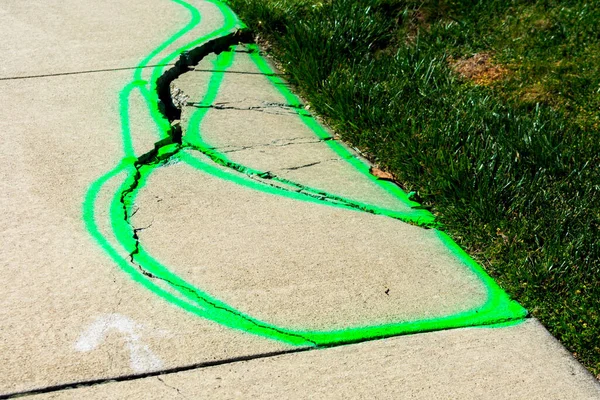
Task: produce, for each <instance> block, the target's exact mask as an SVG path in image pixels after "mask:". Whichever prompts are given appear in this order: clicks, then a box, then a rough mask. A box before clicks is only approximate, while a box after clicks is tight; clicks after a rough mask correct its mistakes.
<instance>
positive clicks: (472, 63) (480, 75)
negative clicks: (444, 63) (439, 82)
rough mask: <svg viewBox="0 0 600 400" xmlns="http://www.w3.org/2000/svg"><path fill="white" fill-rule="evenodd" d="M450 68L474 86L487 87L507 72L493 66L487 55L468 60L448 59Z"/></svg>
mask: <svg viewBox="0 0 600 400" xmlns="http://www.w3.org/2000/svg"><path fill="white" fill-rule="evenodd" d="M448 63H450V67H451V68H452V70H453V71H454V72H456V73H458V74H459V75H460V76H461V77H463V78H464V79H466V80H469V81H472V82H474V83H475V84H476V85H482V86H487V85H490V84H492V83H494V82H496V81H498V80H500V79H502V78H503V77H504V76H505V75H506V73H507V72H508V70H507V69H506V68H504V67H502V66H501V65H498V64H494V63H493V62H492V57H491V56H490V54H488V53H477V54H475V55H473V56H472V57H469V58H459V59H454V58H452V57H448Z"/></svg>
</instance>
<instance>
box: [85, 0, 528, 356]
mask: <svg viewBox="0 0 600 400" xmlns="http://www.w3.org/2000/svg"><path fill="white" fill-rule="evenodd" d="M171 1H173V2H174V3H176V4H179V5H182V6H184V7H185V8H186V9H187V10H188V11H189V12H190V21H189V22H188V24H187V25H186V26H185V27H184V28H183V29H181V30H180V31H178V32H177V33H175V34H174V35H172V36H171V37H170V38H169V39H167V40H166V41H165V42H163V43H162V44H161V45H160V46H158V47H157V48H156V49H155V50H153V51H152V52H151V53H150V54H149V55H148V56H146V57H145V58H144V59H143V60H142V62H140V64H139V65H138V69H136V71H135V73H134V76H133V80H132V81H131V82H130V83H129V84H127V85H126V86H125V87H124V89H123V90H122V91H121V92H120V95H119V101H120V115H121V125H122V130H121V135H122V139H123V151H124V158H123V159H122V160H121V162H120V163H119V164H118V165H117V166H116V167H115V168H113V169H112V170H111V171H109V172H107V173H106V174H104V175H103V176H101V177H100V178H99V179H97V180H96V181H95V182H94V183H92V184H91V186H90V188H89V189H88V192H87V194H86V197H85V199H84V202H83V219H84V222H85V226H86V228H87V230H88V231H89V233H90V235H91V236H92V237H93V238H94V239H95V240H96V242H97V243H98V244H99V246H100V247H101V248H102V249H103V250H104V251H105V252H106V253H107V254H108V255H109V257H110V258H111V259H112V260H113V261H114V262H115V263H116V264H117V265H118V266H119V267H120V268H121V269H122V270H123V271H124V272H126V273H127V274H129V275H130V277H131V278H132V279H133V280H134V281H136V282H138V283H140V284H141V285H142V286H144V287H146V288H147V289H148V290H150V291H152V292H153V293H154V294H156V295H158V296H160V297H162V298H163V299H165V300H166V301H169V302H171V303H173V304H174V305H176V306H178V307H181V308H183V309H184V310H186V311H188V312H191V313H193V314H195V315H198V316H200V317H203V318H206V319H209V320H212V321H214V322H217V323H220V324H222V325H225V326H227V327H230V328H233V329H238V330H243V331H245V332H249V333H253V334H256V335H260V336H263V337H267V338H271V339H276V340H281V341H283V342H286V343H289V344H292V345H310V346H330V345H337V344H342V343H350V342H356V341H363V340H368V339H374V338H381V337H388V336H393V335H400V334H408V333H414V332H425V331H433V330H440V329H449V328H457V327H465V326H477V325H491V324H503V323H509V322H511V321H513V322H519V321H520V320H522V318H524V317H525V316H526V313H527V312H526V311H525V310H524V309H523V308H522V307H521V306H520V305H519V304H517V303H516V302H514V301H512V300H510V298H509V297H508V295H507V294H506V293H504V291H502V289H500V288H499V287H498V285H497V284H496V283H495V282H494V281H493V279H491V278H490V277H489V276H488V275H487V274H486V273H485V271H484V270H483V269H482V268H481V267H480V266H479V265H478V264H477V263H476V262H475V261H474V260H472V259H471V258H470V257H469V256H468V255H467V254H466V253H465V252H464V251H463V250H462V249H460V247H459V246H458V245H457V244H456V243H454V242H453V241H452V240H451V239H450V238H449V237H448V236H447V235H446V234H445V233H443V232H441V231H437V230H436V233H437V235H438V236H439V238H440V240H442V242H443V243H444V244H445V245H446V246H447V247H448V248H449V249H450V251H452V252H453V253H454V255H455V256H456V257H458V258H459V259H460V260H461V261H462V262H463V264H465V266H466V267H467V268H469V269H470V270H472V271H473V272H474V273H475V275H477V277H479V278H480V279H481V280H482V282H483V283H484V285H485V286H486V288H487V291H488V300H487V302H486V303H485V304H484V305H483V306H481V307H478V308H476V309H474V310H469V311H465V312H462V313H458V314H455V315H450V316H446V317H439V318H431V319H426V320H419V321H403V322H398V323H390V324H383V325H372V326H363V327H355V328H348V329H338V330H329V331H313V330H293V329H287V328H281V327H277V326H275V325H272V324H269V323H266V322H263V321H260V320H257V319H255V318H252V317H251V316H248V315H245V314H243V313H242V312H240V311H238V310H236V309H234V308H232V307H230V306H229V305H227V304H225V303H223V302H221V301H219V300H218V299H217V298H215V297H212V296H210V295H209V294H207V293H205V292H203V291H202V290H200V289H198V288H196V287H194V286H193V285H191V284H190V283H188V282H186V281H184V280H183V279H181V278H179V277H178V276H177V275H175V274H173V273H172V272H171V271H169V269H168V268H167V267H165V266H164V265H162V264H161V263H160V262H158V261H157V260H156V259H154V258H153V257H152V256H151V255H150V254H148V253H147V252H146V251H145V250H144V248H143V246H141V244H139V243H137V242H136V240H135V239H134V232H133V228H132V226H131V225H130V224H129V217H130V215H131V212H130V208H131V205H132V204H133V202H134V200H135V197H136V195H137V193H138V192H139V190H140V189H141V188H143V187H144V185H145V183H146V181H147V179H148V177H149V176H150V175H151V173H152V172H153V171H154V170H155V169H156V168H158V167H160V166H161V165H163V164H164V163H165V162H166V161H168V160H170V159H173V158H176V159H178V160H181V161H184V162H186V163H187V164H189V165H190V166H192V167H194V168H196V169H198V170H200V171H203V172H205V173H208V174H211V175H213V176H215V177H217V178H220V179H224V180H228V181H231V182H233V183H235V184H239V185H243V186H245V187H248V188H251V189H253V190H260V191H262V192H265V193H269V194H273V195H279V196H285V197H288V198H292V199H296V200H302V201H310V202H315V203H319V204H324V205H330V206H335V207H341V208H348V209H353V210H361V211H367V212H373V213H377V214H382V215H387V216H390V217H393V218H399V219H403V220H408V221H412V222H416V223H419V222H421V223H425V222H423V221H426V223H431V222H432V221H433V220H434V218H433V216H432V215H431V214H430V213H428V212H427V211H425V210H415V211H414V212H410V213H398V212H397V211H392V210H387V209H384V208H380V207H377V206H372V205H367V204H364V203H359V202H355V201H352V200H348V199H344V198H342V197H340V196H334V195H330V194H327V193H326V192H323V191H320V190H318V189H314V188H309V187H306V186H302V185H299V184H297V183H294V182H291V181H288V180H285V179H281V178H278V177H272V176H271V177H269V179H271V180H275V181H277V182H279V183H282V184H284V185H288V186H290V187H291V189H285V188H281V187H273V186H269V185H267V184H265V183H264V182H258V181H256V180H252V179H247V176H252V175H255V176H257V177H259V178H260V177H264V174H265V172H262V171H257V170H254V169H251V168H248V167H245V166H242V165H240V164H235V163H233V162H231V160H228V159H227V158H226V157H225V156H224V155H223V154H221V153H218V152H217V151H215V150H214V149H212V148H211V147H210V146H208V145H207V144H206V143H205V142H203V141H202V139H201V137H200V134H199V126H200V123H201V120H202V118H203V117H204V115H205V114H206V110H207V109H198V110H197V114H196V113H195V114H194V115H193V116H192V118H191V119H190V127H191V130H188V135H187V136H191V137H192V140H191V141H189V142H186V143H184V144H183V145H178V144H171V145H167V146H163V147H161V148H159V149H158V151H157V154H156V157H155V160H154V162H153V163H150V164H149V165H141V166H140V165H138V163H137V161H138V159H137V158H136V157H135V155H134V148H133V143H132V137H131V132H130V126H129V98H130V96H131V94H132V93H133V92H134V90H139V91H140V93H141V95H142V96H143V97H144V99H145V100H146V102H147V104H148V107H149V110H150V114H151V117H152V119H153V120H154V121H155V123H156V125H157V132H158V136H159V137H160V138H163V139H164V138H167V137H168V133H169V129H170V123H169V121H168V120H167V119H166V118H164V116H163V115H162V114H161V113H160V111H159V107H158V104H159V100H158V96H157V94H156V80H157V79H158V77H159V76H160V75H161V73H162V71H163V67H160V66H158V67H154V69H153V71H152V75H151V76H152V78H151V82H152V83H151V84H150V87H149V88H148V82H147V81H144V80H143V79H141V77H142V68H145V67H146V66H147V65H148V64H149V63H150V61H151V60H152V59H154V58H155V57H157V56H159V55H160V53H161V52H162V51H164V50H165V49H166V48H168V47H169V46H170V45H171V44H173V43H174V42H175V41H176V40H178V39H179V38H181V37H182V36H184V35H185V34H187V33H188V32H190V31H191V30H192V29H193V28H194V27H195V26H197V25H198V23H199V22H200V20H201V16H200V13H199V12H198V10H197V9H196V8H195V7H193V6H191V5H190V4H188V3H185V2H184V1H181V0H171ZM208 1H209V2H210V3H212V4H214V5H216V6H217V7H218V8H219V10H220V11H221V13H222V14H223V16H224V18H225V24H224V26H223V27H222V28H220V29H217V30H215V31H213V32H211V33H209V34H208V35H205V36H203V37H201V38H199V39H196V40H194V41H192V42H190V43H188V44H186V45H184V46H182V47H180V48H178V49H177V50H176V51H174V52H171V53H170V54H169V55H167V56H165V57H164V58H162V59H161V61H160V62H159V63H158V64H163V65H164V64H167V63H170V62H172V61H173V60H174V59H175V58H176V57H177V56H178V55H179V54H180V53H182V52H184V51H187V50H189V49H191V48H193V47H196V46H197V45H199V44H201V43H205V42H206V41H208V40H210V39H212V38H215V37H218V36H223V35H226V34H228V33H230V32H231V31H232V30H233V29H236V28H243V25H242V24H241V23H240V22H239V20H238V19H237V17H236V16H235V14H233V12H232V11H231V10H230V9H229V8H228V7H227V6H226V5H225V4H224V3H221V2H219V1H218V0H208ZM251 57H252V59H253V60H254V62H255V63H256V65H257V66H258V68H259V69H260V70H261V71H262V72H265V73H268V74H267V75H266V76H267V77H268V79H269V80H270V81H271V83H273V84H274V85H275V87H277V88H278V89H279V90H280V92H281V93H282V95H284V97H285V98H286V100H287V101H288V102H289V103H290V104H300V103H299V101H298V99H297V97H295V96H294V95H293V94H292V93H291V91H289V90H288V89H287V88H285V87H283V86H282V85H280V83H282V82H283V81H282V80H280V78H278V77H277V76H275V75H272V70H271V69H270V67H269V66H268V64H267V63H266V61H265V60H264V59H262V58H261V57H260V56H259V54H258V53H253V54H251ZM216 62H217V63H220V64H219V67H226V68H225V70H226V69H227V68H228V67H229V66H230V65H231V63H232V62H233V53H229V52H225V53H222V54H221V55H220V56H219V57H217V61H216ZM225 70H223V71H218V72H214V73H213V75H212V76H211V79H210V82H209V88H208V91H207V94H206V95H205V97H204V99H203V104H207V101H209V100H211V99H212V100H214V98H215V97H216V94H217V92H218V88H219V86H220V83H221V81H222V79H223V75H224V73H225ZM208 104H210V103H208ZM298 115H299V117H300V118H301V119H302V120H303V121H304V123H305V124H306V125H307V126H308V127H309V128H310V129H312V130H313V132H314V133H315V134H316V136H317V137H319V138H321V139H327V138H329V134H328V133H327V132H326V131H325V130H324V129H323V128H322V127H321V126H320V125H319V124H318V123H317V122H316V121H315V120H314V119H313V118H311V117H310V116H308V115H306V114H304V113H298ZM192 122H193V123H192ZM187 136H186V138H187ZM325 142H326V143H327V145H329V146H330V147H331V148H332V149H333V150H334V151H335V152H336V153H337V154H338V155H340V157H342V158H345V159H346V160H348V162H350V163H351V164H352V165H353V166H354V167H355V168H356V169H357V170H358V171H359V172H361V173H362V174H363V175H365V176H367V177H368V178H369V179H371V180H373V181H374V182H375V183H377V184H378V185H379V186H381V187H382V188H384V189H385V190H387V191H388V192H389V193H392V194H394V195H395V196H396V197H397V198H398V199H399V200H401V201H403V202H404V203H405V204H407V205H410V206H411V207H416V206H418V203H415V202H413V201H411V200H410V198H409V196H408V195H407V194H406V193H404V192H403V191H402V190H401V189H400V188H398V187H397V186H395V185H394V184H392V183H390V182H386V181H380V180H377V179H376V178H374V177H373V176H371V175H370V173H369V167H368V166H367V165H366V164H364V163H362V162H361V161H359V160H358V159H356V158H354V157H352V155H351V154H350V152H349V151H348V150H347V149H346V148H345V147H344V146H343V145H341V144H339V143H337V142H336V141H330V140H326V141H325ZM184 149H192V150H197V151H199V152H201V153H203V154H204V155H206V156H207V157H208V158H209V159H210V160H211V161H212V162H213V163H215V164H217V165H218V164H220V165H223V166H227V167H229V168H233V169H234V170H235V171H237V173H232V172H229V171H227V170H223V169H222V168H220V167H217V166H215V165H211V164H210V163H207V162H204V161H202V160H200V159H198V158H196V157H194V156H192V155H191V154H188V153H187V152H183V151H182V150H184ZM120 174H126V175H127V176H126V178H125V180H124V181H123V183H122V184H121V186H120V188H119V190H118V191H117V192H115V194H114V196H113V198H112V201H111V204H110V216H111V218H110V220H111V228H112V230H113V233H114V234H115V238H116V239H117V242H119V244H120V245H121V246H122V249H121V251H119V250H118V249H117V248H115V247H114V246H113V245H112V244H111V243H110V241H109V240H108V239H107V238H106V237H104V236H103V235H102V233H101V232H100V229H99V227H98V225H97V222H96V218H97V217H96V203H97V201H98V194H99V192H100V191H101V190H102V188H103V186H104V185H106V183H107V182H108V181H110V180H111V179H114V178H116V177H117V176H118V175H120ZM300 186H301V189H302V190H301V191H298V189H299V188H300ZM323 196H330V198H329V200H337V201H340V202H341V203H335V202H326V201H324V200H323V198H322V197H323ZM413 214H414V215H413ZM415 215H416V217H415ZM123 251H125V252H127V253H128V254H133V261H134V262H135V264H137V266H136V265H134V264H133V263H132V262H130V260H129V259H128V257H126V256H124V255H123V254H122V252H123ZM157 281H158V282H157ZM159 282H162V284H159ZM165 287H166V288H165Z"/></svg>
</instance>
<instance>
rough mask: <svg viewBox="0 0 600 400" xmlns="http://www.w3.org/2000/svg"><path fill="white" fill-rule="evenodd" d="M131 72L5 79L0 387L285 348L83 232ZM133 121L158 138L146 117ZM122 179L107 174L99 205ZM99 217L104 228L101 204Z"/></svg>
mask: <svg viewBox="0 0 600 400" xmlns="http://www.w3.org/2000/svg"><path fill="white" fill-rule="evenodd" d="M98 76H101V77H102V79H98ZM129 76H130V72H128V71H120V72H107V73H103V74H100V75H96V76H93V75H90V74H84V75H73V76H55V77H47V78H39V79H27V80H20V81H19V80H11V81H3V82H0V103H1V104H3V105H4V106H3V107H2V109H1V110H0V120H1V121H2V123H1V126H2V130H3V131H4V132H5V137H4V139H3V140H2V141H1V142H0V150H1V152H2V154H3V157H4V162H3V163H2V165H1V166H0V178H1V179H0V182H1V185H2V192H1V195H0V207H1V208H2V210H4V212H3V214H2V216H1V217H0V229H1V230H2V232H3V233H4V234H3V242H2V246H1V248H0V259H1V260H2V262H1V264H2V271H3V280H2V283H3V286H4V290H3V296H2V299H1V300H0V302H1V306H0V320H1V321H2V327H1V328H0V395H1V394H5V393H9V392H14V391H22V390H29V389H33V388H39V387H43V386H48V385H54V384H59V383H65V382H74V381H80V380H89V379H95V378H100V377H106V378H107V377H113V376H119V375H127V374H132V373H139V372H140V371H147V370H156V369H162V368H169V367H177V366H182V365H189V364H195V363H198V362H202V361H210V360H215V359H228V358H233V357H237V356H242V355H249V354H256V353H263V352H270V351H275V350H281V349H284V348H288V347H287V346H286V345H284V344H282V343H278V342H272V341H264V340H262V339H259V338H257V337H254V336H250V335H246V334H242V333H239V332H236V331H232V330H229V329H226V328H224V327H221V326H219V325H216V324H214V323H212V322H208V321H206V320H202V319H199V318H197V317H194V316H192V315H191V314H188V313H186V312H184V311H183V310H180V309H178V308H174V307H172V306H169V305H168V304H167V303H165V302H164V301H163V300H161V299H160V298H158V297H156V296H155V295H153V294H152V293H150V292H149V291H147V290H146V289H144V288H143V287H142V286H140V285H138V284H137V283H135V282H134V281H132V280H131V278H130V277H129V276H128V275H127V274H125V273H123V272H122V271H121V270H120V269H119V268H118V267H117V265H115V263H114V261H112V260H111V259H110V258H109V257H107V255H106V254H105V253H104V252H103V251H102V249H101V248H100V247H99V246H98V245H97V244H96V243H95V242H94V241H93V240H92V238H91V236H90V234H89V232H87V231H86V227H85V224H84V221H83V220H82V202H83V201H84V199H85V196H86V191H87V190H88V188H89V186H90V184H91V183H92V182H93V181H94V180H96V179H97V178H98V177H100V176H101V175H103V174H104V173H106V172H107V171H108V170H110V169H111V168H112V167H114V165H115V164H117V163H118V161H119V158H120V157H121V155H122V144H121V134H120V126H119V113H118V107H117V105H116V104H118V92H119V90H120V87H122V85H124V84H125V82H126V81H127V79H128V77H129ZM134 122H135V124H137V125H139V126H140V128H141V127H142V126H144V125H145V126H146V127H147V129H146V130H145V132H144V133H145V134H146V135H149V136H151V135H153V131H152V129H150V128H151V125H150V123H151V121H148V120H145V119H143V118H140V119H135V118H134ZM140 130H141V131H144V130H143V129H140ZM8 132H10V134H6V133H8ZM122 180H123V177H122V176H117V177H115V178H114V179H113V180H112V181H109V184H110V185H109V186H108V187H107V188H106V193H104V194H103V193H100V196H99V200H98V202H99V204H103V205H101V206H99V207H98V209H99V210H104V209H108V206H107V204H109V203H110V201H111V200H112V196H113V195H114V193H115V190H116V189H117V188H118V186H119V185H120V184H121V183H122ZM119 181H120V182H119ZM111 185H112V186H111ZM111 190H112V192H111ZM104 218H106V220H104ZM98 219H99V220H101V221H99V222H98V224H99V226H100V229H101V230H102V231H103V233H104V234H106V235H109V234H110V232H111V230H110V221H109V220H108V217H107V215H106V213H104V214H102V213H99V215H98ZM98 324H100V325H98ZM103 327H104V328H103ZM98 332H99V334H100V336H99V337H97V339H98V342H94V340H93V338H94V337H96V336H94V335H95V334H97V333H98ZM131 335H133V336H131ZM86 337H88V338H89V342H88V343H90V344H89V346H87V347H86V346H84V345H81V346H79V347H78V343H80V341H81V340H83V341H85V340H87V339H85V338H86ZM81 343H83V342H81ZM94 343H95V344H96V345H97V346H96V347H94V346H92V344H94ZM157 360H160V362H159V361H157ZM140 363H141V364H140Z"/></svg>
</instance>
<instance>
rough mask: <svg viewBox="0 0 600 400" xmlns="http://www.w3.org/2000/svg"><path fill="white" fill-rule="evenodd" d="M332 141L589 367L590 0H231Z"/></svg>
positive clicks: (599, 238)
mask: <svg viewBox="0 0 600 400" xmlns="http://www.w3.org/2000/svg"><path fill="white" fill-rule="evenodd" d="M230 4H231V6H232V7H233V9H234V10H235V11H236V12H237V13H238V14H239V15H240V16H241V18H242V20H244V21H245V22H246V23H247V24H248V25H249V27H250V28H251V29H252V30H253V31H254V32H255V33H256V34H258V35H259V37H260V40H261V41H262V43H263V45H264V46H266V47H267V48H268V49H269V50H270V51H271V52H272V54H273V55H274V57H275V58H276V59H277V60H278V61H279V62H280V63H281V66H282V68H283V70H284V71H285V72H286V73H287V74H288V79H289V80H290V81H291V82H292V83H293V84H295V85H296V86H297V90H298V91H299V92H300V93H301V94H302V95H303V96H304V97H305V98H306V99H307V100H308V101H309V102H310V104H311V105H312V107H313V110H315V111H316V112H317V113H318V114H320V115H321V116H323V117H324V118H325V119H326V120H327V122H328V123H329V124H330V125H331V126H332V128H333V129H334V130H336V132H337V133H339V134H340V135H341V136H342V137H343V138H344V139H345V140H347V141H349V142H351V143H352V144H353V145H355V146H357V147H358V148H360V149H362V150H363V151H364V152H365V153H366V154H368V155H369V156H370V157H371V159H372V160H373V161H374V162H376V163H377V164H379V165H380V166H381V167H382V168H383V169H385V170H387V171H389V172H391V173H393V174H394V176H395V177H396V179H397V181H398V182H399V183H400V185H401V186H402V187H403V188H404V189H405V190H407V191H414V192H416V193H417V200H418V201H420V202H421V203H422V204H424V205H425V206H427V207H430V208H431V210H432V212H434V214H435V215H437V216H438V218H439V220H440V222H442V223H443V224H444V225H445V230H446V231H447V232H448V233H450V234H451V235H452V236H453V237H454V238H455V240H456V241H457V242H458V243H459V244H461V245H462V246H463V247H464V248H466V249H467V251H469V252H470V254H471V255H473V256H474V257H475V258H476V259H477V260H479V261H480V262H481V264H482V265H483V266H484V267H485V268H486V269H487V270H488V271H489V273H490V274H491V275H492V276H494V277H495V278H496V279H497V280H498V282H499V283H500V284H501V285H502V286H503V287H504V288H505V289H506V290H507V291H508V292H509V293H510V294H511V295H512V296H513V297H514V298H516V299H517V300H518V301H519V302H520V303H521V304H523V305H524V306H525V307H526V308H528V309H529V310H530V312H531V313H532V315H533V316H535V317H537V318H539V319H540V320H541V321H542V323H543V324H544V325H545V326H546V327H548V329H549V330H550V331H551V332H552V333H553V334H554V335H555V336H556V337H557V338H558V339H559V340H561V341H562V343H563V344H564V345H565V346H566V347H567V348H568V349H569V350H570V351H571V352H573V353H574V354H575V355H576V357H577V358H578V359H579V360H581V361H582V362H583V363H584V364H585V365H586V366H587V367H588V368H589V369H590V370H591V371H592V372H593V373H594V374H599V373H600V315H599V313H600V284H599V281H600V279H599V277H600V2H597V1H579V0H561V1H558V0H556V1H551V0H546V1H516V0H513V1H510V0H499V1H497V0H482V1H468V0H463V1H461V0H447V1H444V0H438V1H435V0H421V1H415V0H363V1H361V0H356V1H352V0H333V1H315V0H304V1H302V0H295V1H293V0H230Z"/></svg>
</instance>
